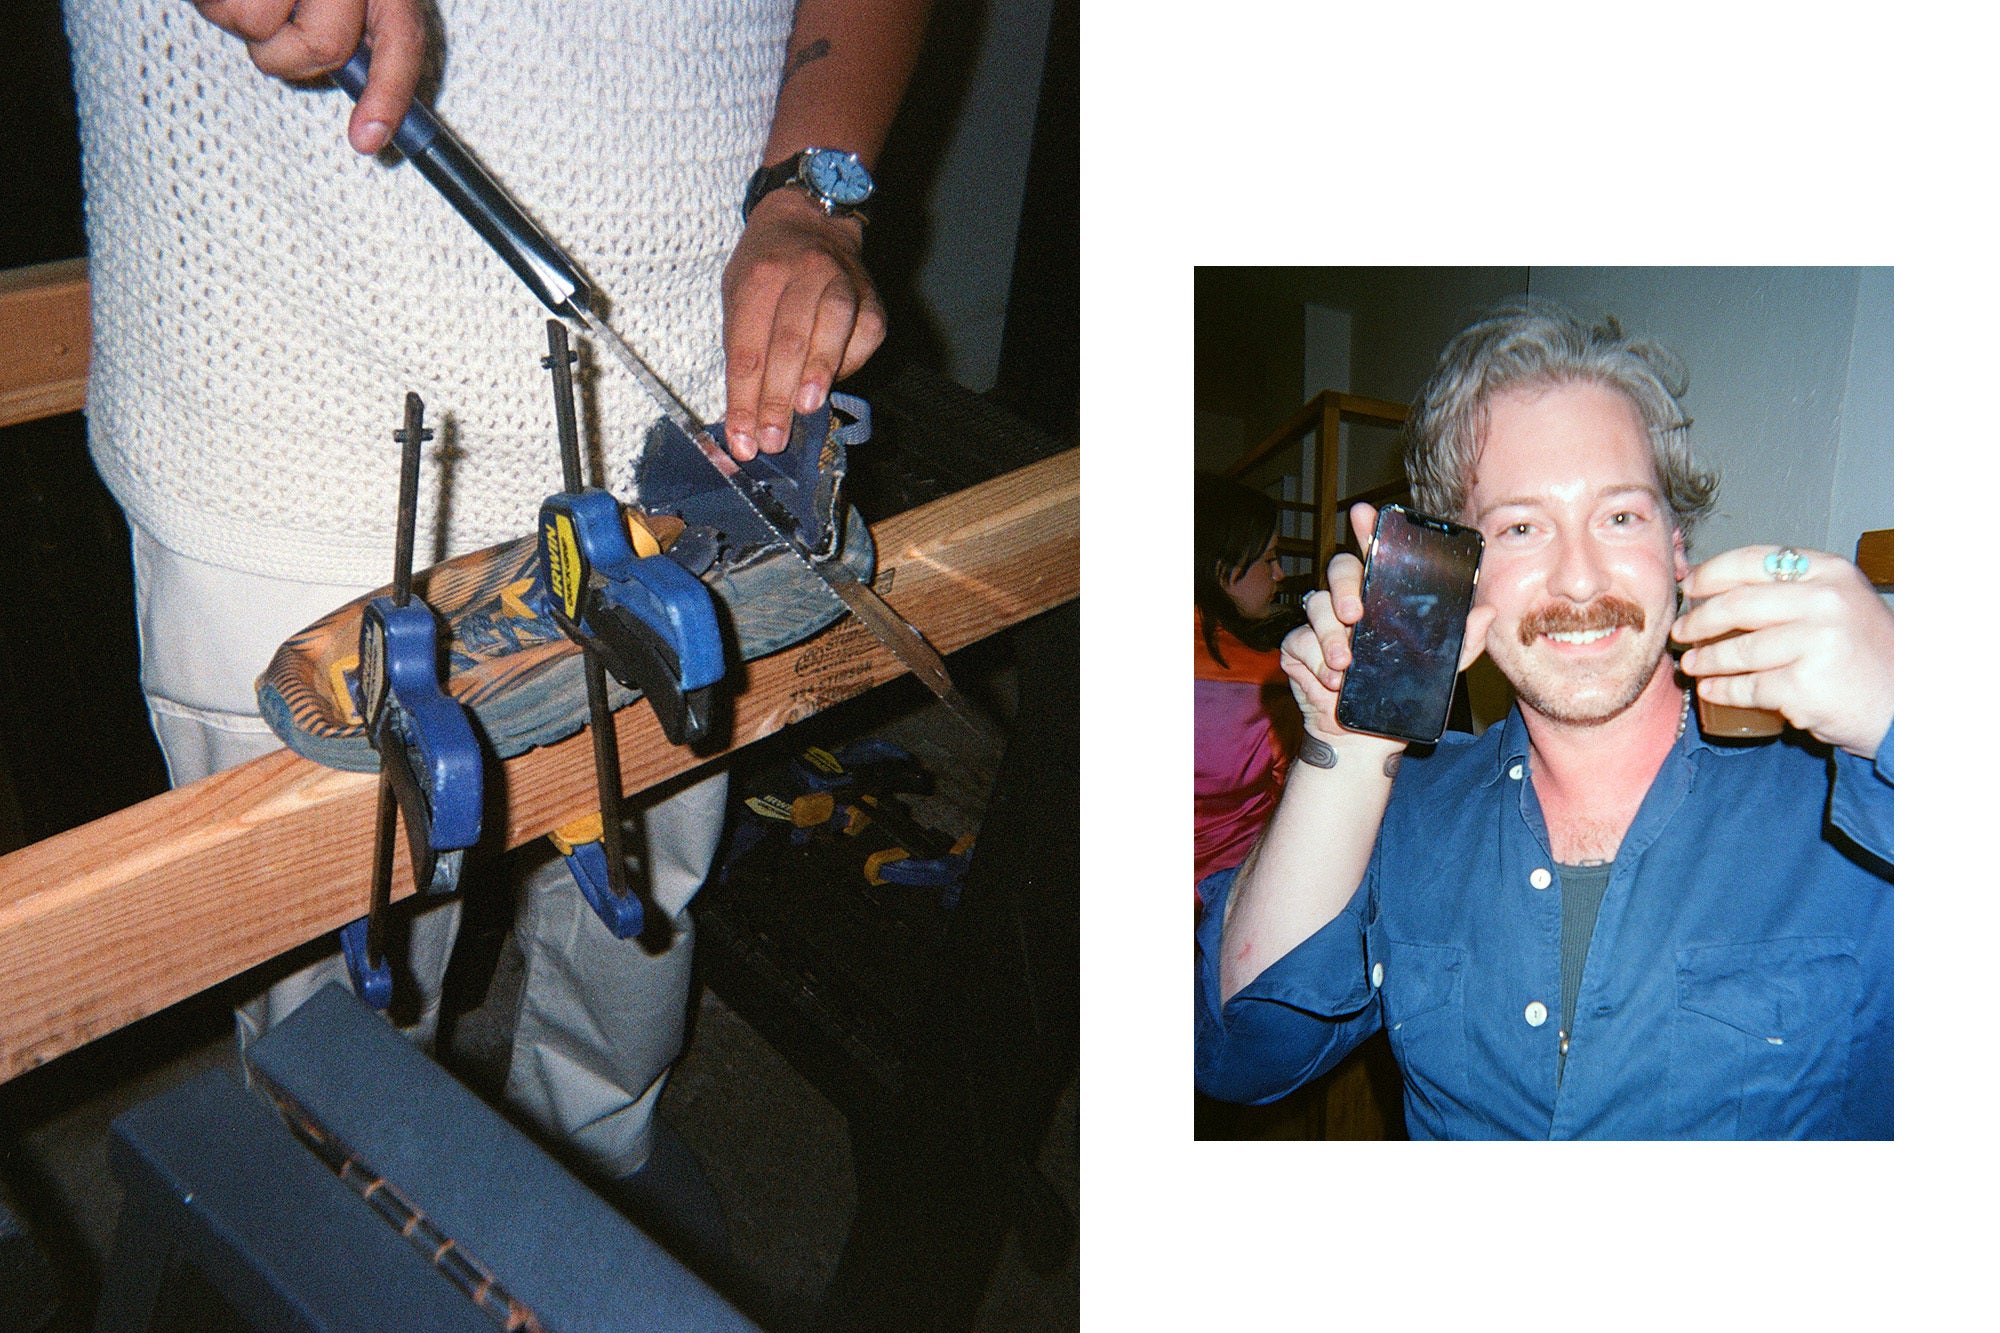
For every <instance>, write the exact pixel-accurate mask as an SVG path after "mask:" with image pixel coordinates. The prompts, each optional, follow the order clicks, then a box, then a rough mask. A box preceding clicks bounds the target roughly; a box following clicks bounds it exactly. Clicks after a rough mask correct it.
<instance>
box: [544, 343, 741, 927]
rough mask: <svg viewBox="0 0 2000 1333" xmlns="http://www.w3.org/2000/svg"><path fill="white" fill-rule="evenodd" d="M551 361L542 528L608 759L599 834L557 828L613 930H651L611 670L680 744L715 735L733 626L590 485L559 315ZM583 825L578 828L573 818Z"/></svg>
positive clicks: (601, 756)
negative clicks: (635, 879) (629, 826)
mask: <svg viewBox="0 0 2000 1333" xmlns="http://www.w3.org/2000/svg"><path fill="white" fill-rule="evenodd" d="M548 333H549V354H548V356H547V357H545V358H544V359H543V361H542V365H543V366H544V367H546V368H547V369H548V371H549V372H550V375H551V377H552V379H553V382H554V387H555V394H556V438H557V443H558V444H559V445H560V446H561V450H562V473H563V488H562V490H560V491H558V492H557V493H556V494H554V495H552V496H550V497H549V498H548V499H546V500H544V501H543V502H542V513H541V521H540V523H539V524H538V525H537V529H536V530H537V533H538V534H539V537H538V540H539V550H540V555H541V560H542V582H543V584H544V585H546V587H547V588H548V592H547V594H546V598H547V601H546V604H545V605H546V609H547V611H548V613H549V618H550V619H551V620H553V621H555V622H556V624H557V625H559V626H561V627H562V631H563V633H565V634H567V635H569V637H570V638H572V639H574V640H575V641H576V643H577V644H578V645H579V646H580V647H581V648H582V649H583V658H584V661H583V685H584V693H585V695H586V696H587V699H588V702H589V705H590V748H591V754H592V757H593V758H594V760H595V761H596V767H597V815H596V825H597V827H596V831H595V833H594V834H592V835H590V836H572V837H569V838H565V837H563V836H561V834H562V831H560V830H559V831H558V833H557V834H555V835H552V839H553V841H554V842H555V844H556V846H557V847H559V848H560V849H561V850H562V853H563V856H564V859H565V860H567V861H568V862H569V867H570V873H571V874H573V875H574V876H575V877H576V882H577V887H578V888H580V889H581V890H582V891H583V895H584V898H585V900H586V901H588V902H589V903H590V905H591V908H592V909H593V910H594V911H595V912H596V913H597V915H598V916H599V917H600V918H601V919H602V920H603V922H604V924H605V926H606V927H607V928H608V929H609V930H610V931H611V933H612V934H613V935H616V936H618V937H619V938H620V939H629V938H630V937H631V936H633V935H636V934H637V933H638V932H639V926H640V922H641V920H642V918H643V915H644V908H643V906H642V905H641V903H640V901H639V898H638V896H637V895H636V894H634V893H633V892H632V891H631V889H630V888H629V886H628V885H627V884H626V865H625V834H624V821H623V818H622V810H623V806H624V797H625V783H624V779H623V778H622V777H621V776H620V775H619V771H618V738H617V733H616V727H615V724H614V723H613V721H612V717H611V703H610V698H609V690H608V688H607V686H606V684H605V679H604V678H605V674H606V673H607V672H609V673H610V674H611V675H613V676H616V677H617V678H618V679H619V680H620V681H621V682H623V683H624V684H625V685H626V686H627V687H628V688H631V689H636V690H638V691H639V692H640V693H641V694H643V695H645V696H646V698H647V699H648V700H650V701H651V703H652V705H653V712H654V713H655V714H656V715H657V716H658V717H659V719H660V728H661V730H663V731H665V732H666V733H667V739H668V740H670V741H672V742H673V743H674V744H676V745H692V744H695V743H696V742H698V741H700V740H702V739H703V738H705V737H706V736H707V735H708V734H709V732H710V729H711V727H712V726H713V723H714V708H715V696H716V690H715V686H716V685H717V684H718V683H719V682H720V681H721V680H722V671H723V657H722V630H721V627H720V626H719V625H718V624H717V623H716V619H715V603H714V601H713V600H712V599H711V598H710V595H709V591H708V588H707V587H706V585H704V584H703V583H702V582H701V580H700V579H697V578H696V577H695V576H694V575H692V574H690V573H688V571H687V570H685V569H683V568H681V566H679V565H678V564H676V563H674V562H673V561H672V560H670V559H668V558H667V557H666V556H664V555H660V554H658V553H657V552H655V553H653V554H650V555H645V556H641V555H640V554H639V553H638V552H637V550H635V549H634V547H633V545H632V534H631V532H630V531H629V530H628V529H627V528H626V526H625V515H624V513H623V512H622V511H621V510H620V509H619V507H618V502H617V501H616V500H614V499H613V498H612V497H611V494H610V492H608V491H605V490H602V489H600V488H598V487H595V486H590V487H586V486H585V485H584V484H583V457H582V451H581V450H580V449H579V448H578V447H577V440H576V400H575V394H574V387H573V384H572V382H571V380H570V373H569V367H570V362H571V361H573V360H575V353H573V352H571V351H570V349H569V332H568V330H566V329H565V328H564V327H563V324H562V321H560V320H554V319H552V320H550V321H549V323H548ZM571 827H572V828H573V827H575V826H571Z"/></svg>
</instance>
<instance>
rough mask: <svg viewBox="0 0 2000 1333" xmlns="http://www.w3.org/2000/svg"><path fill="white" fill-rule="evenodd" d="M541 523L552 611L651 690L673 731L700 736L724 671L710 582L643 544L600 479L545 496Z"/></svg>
mask: <svg viewBox="0 0 2000 1333" xmlns="http://www.w3.org/2000/svg"><path fill="white" fill-rule="evenodd" d="M540 532H541V552H542V569H543V572H544V574H545V575H546V582H547V584H548V588H549V594H548V596H549V606H548V611H549V615H550V618H551V619H553V620H554V621H555V622H556V624H558V625H560V626H561V627H562V629H563V632H564V633H565V634H568V635H569V636H570V637H571V638H572V639H575V640H576V641H577V642H578V643H580V644H582V645H583V646H584V647H585V648H586V649H587V650H589V651H591V652H593V653H595V654H596V655H597V657H598V658H599V659H600V660H602V662H603V663H604V666H605V668H606V669H607V670H609V671H610V672H611V674H612V675H614V676H616V677H617V678H618V680H619V681H620V682H621V683H622V684H624V685H625V686H627V687H628V688H630V689H635V690H638V691H639V692H640V693H642V694H644V695H645V696H646V698H647V700H648V701H649V702H651V704H652V705H653V711H654V713H655V714H656V715H657V716H658V717H659V719H660V727H661V729H662V730H664V731H665V732H666V734H667V739H668V740H670V741H672V742H673V743H674V744H676V745H693V744H696V743H697V742H699V741H701V740H702V739H703V738H704V737H705V736H707V735H708V732H709V729H710V726H711V724H712V723H713V720H714V699H715V691H714V690H713V688H712V687H713V686H714V685H715V684H716V683H717V682H719V681H720V680H721V679H722V674H723V653H722V631H721V628H720V626H719V625H718V624H717V622H716V618H715V603H714V601H713V600H712V598H711V596H710V594H709V591H708V588H707V586H706V585H705V584H703V583H702V581H701V580H700V579H698V578H696V577H695V576H694V575H692V574H690V573H688V572H687V570H685V569H683V568H681V567H680V566H679V565H678V564H676V563H674V561H672V560H670V559H668V558H667V557H666V556H664V555H649V556H644V557H641V556H639V555H638V554H637V553H635V552H634V550H633V549H632V538H631V536H630V534H629V533H628V532H627V531H626V527H625V515H624V513H623V511H622V510H620V508H619V506H618V502H617V500H615V499H613V498H612V496H611V494H610V492H608V491H603V490H599V489H598V488H596V487H591V488H589V489H588V490H582V491H563V492H560V493H558V494H556V495H552V496H550V497H549V498H548V499H547V500H544V501H543V502H542V514H541V528H540Z"/></svg>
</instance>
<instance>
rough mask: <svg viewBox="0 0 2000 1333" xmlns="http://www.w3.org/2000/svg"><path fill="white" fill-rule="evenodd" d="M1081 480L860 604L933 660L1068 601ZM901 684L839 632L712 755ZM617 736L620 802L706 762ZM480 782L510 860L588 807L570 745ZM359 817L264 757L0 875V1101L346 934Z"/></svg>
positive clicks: (1002, 507) (891, 549)
mask: <svg viewBox="0 0 2000 1333" xmlns="http://www.w3.org/2000/svg"><path fill="white" fill-rule="evenodd" d="M1077 477H1078V474H1077V454H1076V451H1075V450H1070V451H1069V452H1067V453H1064V454H1060V455H1057V456H1056V457H1054V458H1050V459H1047V460H1044V461H1043V462H1040V463H1036V464H1034V465H1032V466H1029V467H1025V468H1022V469H1020V470H1019V471H1017V472H1011V473H1009V474H1007V475H1006V476H1003V477H999V478H996V479H995V480H993V481H990V482H986V483H984V484H982V485H979V486H975V487H972V488H971V489H969V490H965V491H961V492H959V493H958V494H956V495H952V496H948V497H946V498H945V499H942V500H939V501H936V502H935V503H933V504H929V505H925V506H923V507H922V508H919V509H915V510H912V511H910V512H909V513H906V514H899V515H897V516H896V517H895V518H892V519H888V520H886V521H884V522H882V523H881V524H878V525H876V527H875V541H876V547H877V551H878V556H879V564H880V566H881V572H880V573H879V574H878V576H877V580H876V586H877V587H878V588H879V589H881V590H882V592H883V595H884V596H885V598H886V599H887V600H888V601H889V602H890V604H891V605H893V606H895V607H896V608H897V609H898V610H899V611H901V612H902V613H903V614H904V615H905V616H906V617H907V618H908V619H909V620H910V621H911V622H912V623H913V624H915V625H916V626H917V627H918V628H919V629H921V630H922V631H923V632H924V634H925V636H926V637H927V638H929V639H930V640H931V642H932V643H933V644H935V645H936V646H937V647H938V649H939V650H940V651H944V652H951V651H953V650H955V649H958V648H962V647H964V646H965V645H966V644H968V643H972V642H974V641H976V640H978V639H982V638H984V637H986V636H987V635H989V634H992V633H994V632H996V631H997V630H1000V629H1003V628H1005V627H1006V626H1008V625H1012V624H1014V623H1016V622H1018V621H1021V620H1025V619H1027V618H1028V617H1030V616H1033V615H1035V614H1037V613H1039V612H1042V611H1045V610H1048V609H1050V608H1052V607H1055V606H1058V605H1061V604H1062V603H1064V602H1067V601H1069V600H1071V599H1072V598H1074V597H1075V596H1076V595H1077V550H1078V547H1077V519H1078V498H1077V497H1078V485H1077ZM903 670H904V668H903V666H902V664H901V663H900V662H898V661H897V660H896V659H895V658H894V657H893V656H891V655H890V654H889V652H888V651H887V650H886V649H884V648H882V647H881V646H880V645H879V644H877V643H876V642H875V640H874V638H873V636H872V635H870V634H869V633H868V632H867V631H866V630H863V629H860V628H858V627H856V626H854V625H853V623H852V622H851V621H842V622H841V623H839V624H837V625H835V626H833V627H832V628H831V629H829V630H827V631H825V632H824V633H821V634H819V635H816V636H815V637H813V638H811V639H809V640H807V641H806V642H804V643H801V644H797V645H795V646H793V647H792V648H789V649H787V650H785V651H784V652H781V653H777V654H775V655H773V656H771V657H767V658H763V659H761V660H759V661H756V662H752V663H750V664H749V665H748V667H747V668H746V670H745V675H746V677H747V680H746V684H745V688H744V690H743V692H742V693H741V694H739V695H738V696H737V697H736V699H735V701H734V716H733V729H732V731H731V734H730V736H729V739H728V742H727V748H728V749H735V748H737V747H739V746H743V745H748V744H749V743H750V742H752V741H755V740H757V739H759V738H761V737H764V736H768V735H770V734H771V733H773V732H775V731H778V730H779V729H780V728H782V727H784V726H785V725H786V724H787V723H789V722H795V721H798V720H799V719H800V718H803V717H806V716H808V715H809V714H812V713H815V712H817V711H819V710H820V709H823V708H827V707H829V706H831V705H833V704H835V703H838V702H840V701H841V700H844V699H848V698H851V697H853V696H854V695H857V694H860V693H862V692H863V691H864V690H867V689H869V688H871V687H873V686H875V685H878V684H880V683H882V682H884V681H887V680H889V679H891V678H893V677H895V676H898V675H901V674H903ZM616 726H617V731H618V746H619V752H620V756H621V758H622V761H623V767H624V776H625V783H626V789H627V790H628V791H639V790H642V789H644V788H647V787H651V786H653V785H655V784H657V783H659V782H662V781H664V780H665V779H667V778H670V777H673V776H674V775H676V774H678V773H681V772H684V771H686V770H688V769H691V768H695V767H698V766H700V765H702V764H705V763H710V762H713V761H714V760H715V759H716V758H717V757H718V756H716V755H709V756H705V757H703V758H702V759H699V760H697V759H696V758H694V757H693V756H691V755H690V754H689V753H688V752H687V751H686V750H683V749H680V748H678V747H675V746H671V745H668V744H667V742H666V739H665V738H664V737H663V736H662V735H661V734H660V727H659V723H658V722H657V721H656V720H655V719H654V717H653V713H652V709H651V708H649V707H647V706H645V705H643V704H640V705H637V706H632V707H627V708H625V709H623V710H621V711H620V713H619V714H618V717H617V720H616ZM489 772H490V773H491V775H492V777H491V780H492V781H494V782H496V783H497V786H498V791H497V793H496V797H497V799H496V800H495V801H494V802H489V806H488V809H489V811H494V810H497V811H499V812H500V814H499V816H498V829H497V831H493V830H490V831H489V834H488V836H489V839H492V838H497V839H499V840H502V841H504V844H505V845H506V846H508V847H514V846H518V845H520V844H521V843H524V842H528V841H531V840H533V839H535V838H537V837H540V836H541V835H542V834H544V833H545V832H547V831H548V830H549V829H552V828H555V827H557V826H558V825H560V824H562V823H564V822H566V821H568V820H569V819H571V818H574V817H576V816H578V815H581V814H585V813H588V812H589V810H590V809H592V808H593V807H594V805H595V800H596V797H595V789H594V782H595V779H594V777H593V770H592V766H591V756H590V737H589V734H588V733H587V732H586V733H582V734H579V735H576V736H573V737H571V738H570V739H568V740H567V741H564V742H562V743H560V744H557V745H552V746H546V747H543V748H542V749H538V750H531V751H530V752H528V753H527V754H524V755H521V756H519V757H518V758H515V759H511V760H508V761H507V762H506V763H505V764H503V765H500V766H498V768H497V769H494V770H489ZM374 799H375V779H374V777H373V776H372V775H369V774H361V773H342V772H337V771H335V770H333V769H328V768H321V767H319V766H318V765H316V764H313V763H310V762H308V761H307V760H305V759H302V758H300V757H299V756H297V755H295V754H292V753H291V752H290V751H281V752H279V753H277V754H271V755H266V756H265V757H264V758H262V759H258V760H255V761H253V762H251V763H248V764H244V765H241V766H239V767H237V768H232V769H228V770H226V771H224V772H221V773H217V774H215V775H214V776H213V777H210V778H207V779H204V780H203V781H201V782H197V783H193V784H191V785H189V786H186V787H182V788H178V789H176V790H174V791H170V792H167V793H165V794H164V795H161V796H156V797H154V798H153V799H152V800H150V801H144V802H141V803H140V804H138V805H135V806H132V807H131V808H129V809H126V810H121V811H119V812H117V813H116V814H112V815H108V816H106V817H105V818H103V819H99V820H96V821H95V822H93V823H90V824H86V825H84V826H83V827H81V828H77V829H73V830H71V831H70V832H68V833H63V834H59V835H58V836H56V837H53V838H49V839H47V840H46V841H43V842H40V843H36V844H35V845H34V846H32V847H24V848H22V849H21V850H19V851H17V852H14V853H12V854H10V855H8V856H5V857H0V1080H5V1079H8V1078H11V1077H13V1076H14V1075H16V1074H18V1073H20V1072H22V1071H23V1070H26V1069H30V1068H33V1067H34V1066H36V1065H39V1064H41V1063H43V1062H45V1061H47V1060H50V1059H53V1058H54V1057H56V1056H58V1055H61V1054H62V1053H63V1052H65V1051H68V1050H71V1049H73V1048H75V1047H77V1046H81V1045H82V1044H83V1043H85V1042H87V1041H90V1040H92V1039H94V1038H97V1037H101V1036H103V1035H104V1034H105V1033H107V1032H111V1031H113V1030H114V1029H117V1028H119V1027H122V1026H124V1025H125V1024H127V1023H130V1022H133V1021H135V1020H137V1019H140V1018H144V1017H145V1016H146V1015H148V1014H151V1013H155V1012H157V1011H158V1010H161V1009H164V1008H165V1007H166V1006H168V1005H170V1004H172V1003H174V1002H175V1001H177V1000H181V999H184V998H186V997H187V996H190V995H193V994H195V993H197V992H198V991H201V990H204V989H206V988H207V987H209V986H212V985H214V984H216V983H217V982H220V981H223V980H226V979H227V978H229V977H232V976H235V975H236V974H237V973H239V972H242V971H244V970H245V969H247V968H250V967H253V966H255V965H256V964H258V963H260V962H263V961H264V960H265V959H268V958H272V957H274V956H276V955H277V954H279V953H282V952H284V951H285V950H287V949H290V948H292V947H294V946H296V945H298V944H301V943H304V942H306V941H308V940H311V939H314V938H315V937H317V936H320V935H324V934H326V933H327V932H328V931H331V930H334V929H337V928H338V927H340V926H342V925H344V924H345V923H347V922H348V921H351V920H353V919H355V918H356V917H358V916H360V915H362V914H363V912H364V911H365V910H366V907H367V902H368V875H369V862H370V859H371V853H370V840H371V838H372V837H373V824H372V818H373V816H372V811H373V808H374ZM491 817H493V816H491V815H489V818H491ZM398 844H399V845H398V854H397V868H396V889H395V893H396V896H398V897H402V896H406V895H407V894H408V893H409V892H410V879H409V866H408V864H407V862H406V859H405V858H406V855H407V852H406V849H404V848H403V847H402V846H401V841H400V839H399V840H398Z"/></svg>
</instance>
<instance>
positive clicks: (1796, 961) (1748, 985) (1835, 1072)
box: [1672, 937, 1861, 1138]
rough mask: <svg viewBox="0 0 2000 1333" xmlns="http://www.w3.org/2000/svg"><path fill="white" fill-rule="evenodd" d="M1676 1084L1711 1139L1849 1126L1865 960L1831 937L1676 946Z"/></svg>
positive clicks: (1697, 1129)
mask: <svg viewBox="0 0 2000 1333" xmlns="http://www.w3.org/2000/svg"><path fill="white" fill-rule="evenodd" d="M1674 988H1675V1005H1676V1009H1675V1015H1674V1051H1673V1066H1674V1072H1673V1080H1672V1081H1673V1087H1674V1094H1675V1095H1676V1096H1677V1097H1678V1098H1680V1099H1682V1101H1683V1110H1684V1113H1685V1115H1686V1118H1687V1120H1686V1122H1687V1123H1688V1124H1689V1125H1690V1126H1691V1127H1692V1132H1694V1133H1696V1134H1698V1135H1701V1136H1703V1137H1730V1138H1799V1137H1808V1138H1809V1137H1818V1136H1823V1135H1828V1134H1838V1133H1840V1124H1841V1101H1842V1093H1843V1091H1844V1086H1845V1083H1846V1078H1847V1063H1848V1047H1849V1044H1850V1042H1851V1040H1852V1034H1853V1024H1854V1012H1855V1009H1856V1008H1857V1007H1858V1005H1859V1004H1860V1000H1861V965H1860V963H1859V961H1858V960H1857V959H1856V958H1855V957H1854V953H1853V949H1852V946H1851V944H1850V943H1849V942H1848V941H1846V940H1843V939H1837V938H1831V937H1808V938H1800V939H1778V940H1758V941H1755V942H1752V943H1748V944H1716V945H1705V946H1702V947H1699V948H1692V949H1682V950H1680V951H1678V952H1677V953H1676V954H1675V955H1674Z"/></svg>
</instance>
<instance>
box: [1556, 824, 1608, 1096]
mask: <svg viewBox="0 0 2000 1333" xmlns="http://www.w3.org/2000/svg"><path fill="white" fill-rule="evenodd" d="M1611 867H1612V863H1611V862H1609V861H1605V862H1602V863H1600V864H1598V865H1588V866H1572V865H1563V864H1562V863H1560V862H1558V863H1557V864H1556V871H1557V873H1558V875H1559V876H1560V883H1561V885H1562V912H1563V924H1562V1028H1561V1032H1560V1040H1561V1047H1560V1054H1559V1055H1558V1057H1557V1065H1556V1079H1557V1081H1558V1082H1560V1081H1561V1079H1562V1062H1563V1061H1564V1060H1566V1059H1567V1058H1568V1056H1569V1034H1570V1033H1571V1032H1573V1031H1575V1030H1576V1029H1575V1026H1574V1025H1575V1023H1576V992H1577V990H1578V988H1580V987H1581V986H1582V985H1583V960H1584V957H1585V955H1587V954H1588V953H1589V952H1590V936H1591V933H1592V932H1593V931H1595V930H1596V929H1597V909H1598V907H1599V905H1600V904H1602V903H1603V901H1604V890H1605V888H1606V887H1607V886H1608V885H1609V884H1610V883H1611Z"/></svg>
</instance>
